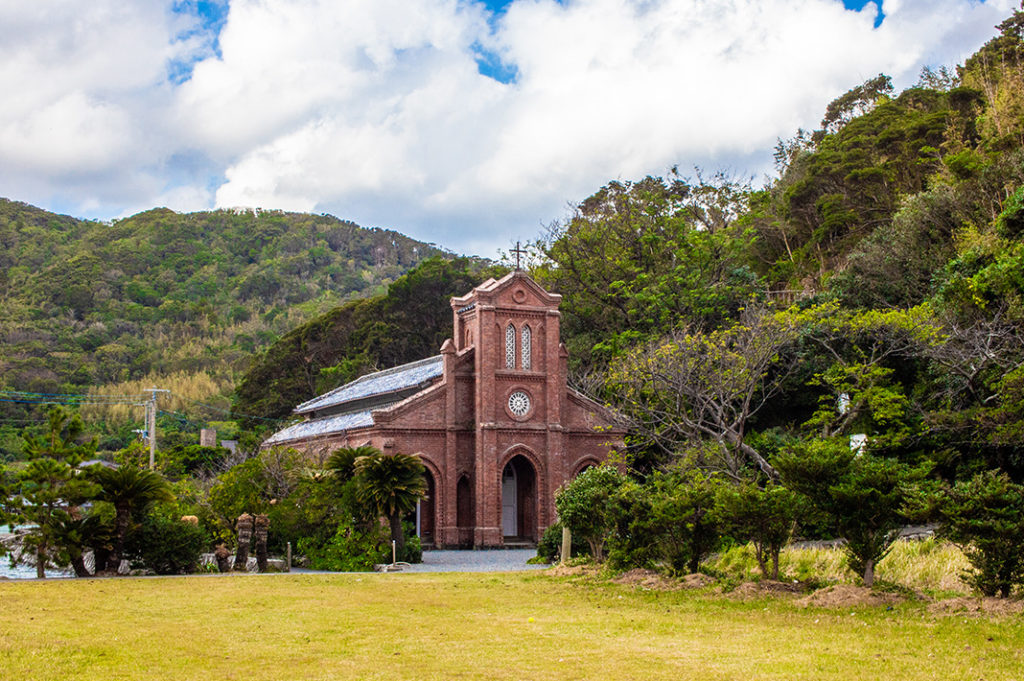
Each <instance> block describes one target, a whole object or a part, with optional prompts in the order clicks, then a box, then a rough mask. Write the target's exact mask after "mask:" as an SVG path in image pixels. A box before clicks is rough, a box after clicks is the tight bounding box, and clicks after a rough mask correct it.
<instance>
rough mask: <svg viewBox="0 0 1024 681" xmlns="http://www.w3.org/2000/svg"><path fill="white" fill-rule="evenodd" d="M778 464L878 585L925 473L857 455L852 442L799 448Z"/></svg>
mask: <svg viewBox="0 0 1024 681" xmlns="http://www.w3.org/2000/svg"><path fill="white" fill-rule="evenodd" d="M775 465H776V467H777V468H778V470H779V472H780V473H781V474H782V482H783V483H784V484H785V485H786V486H787V487H789V488H791V489H793V490H796V491H797V492H800V493H802V494H803V495H805V496H807V497H808V498H809V499H810V500H811V502H812V503H813V504H814V506H815V507H817V508H818V509H819V510H820V511H822V512H823V513H825V514H827V516H828V517H829V519H830V521H831V523H832V525H833V527H834V529H835V531H836V532H837V533H838V535H839V536H841V537H842V538H843V539H845V540H846V544H845V545H844V546H843V550H844V551H845V552H846V556H847V559H848V561H849V565H850V569H852V570H853V571H854V572H856V573H858V574H860V575H861V576H862V577H863V579H864V584H865V585H866V586H869V587H870V586H873V585H874V582H875V566H876V565H878V563H879V562H880V561H881V560H882V559H883V558H885V556H886V555H887V554H888V553H889V550H890V549H891V548H892V544H893V542H894V541H896V538H897V537H898V536H899V531H900V529H901V528H902V527H903V525H904V523H905V520H906V517H905V515H904V504H905V502H906V500H907V498H908V495H909V493H910V491H911V486H912V485H913V484H914V483H916V482H917V481H919V480H920V479H921V477H922V475H923V472H924V471H923V470H921V469H912V468H910V467H909V466H907V465H906V464H903V463H900V462H899V461H896V460H895V459H886V458H881V457H876V456H871V455H869V454H860V455H855V454H854V453H853V452H851V451H850V447H849V445H848V443H847V442H845V441H843V440H834V439H833V440H813V441H810V442H804V443H800V444H797V445H794V446H792V447H790V448H789V449H788V450H787V451H784V452H782V453H780V454H779V456H777V457H776V459H775Z"/></svg>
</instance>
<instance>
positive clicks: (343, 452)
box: [327, 445, 381, 486]
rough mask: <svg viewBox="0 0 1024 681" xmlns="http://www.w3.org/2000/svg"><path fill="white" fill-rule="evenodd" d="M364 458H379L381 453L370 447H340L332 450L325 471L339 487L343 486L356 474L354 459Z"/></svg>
mask: <svg viewBox="0 0 1024 681" xmlns="http://www.w3.org/2000/svg"><path fill="white" fill-rule="evenodd" d="M364 456H381V452H380V450H379V449H377V448H376V447H371V446H370V445H362V446H360V447H342V448H341V449H336V450H334V452H332V453H331V456H330V458H328V459H327V470H328V471H330V473H331V475H332V476H333V477H334V479H335V480H336V481H337V483H338V485H339V486H340V485H344V484H345V483H346V482H348V481H349V480H351V479H352V476H354V475H355V473H356V459H358V458H360V457H364Z"/></svg>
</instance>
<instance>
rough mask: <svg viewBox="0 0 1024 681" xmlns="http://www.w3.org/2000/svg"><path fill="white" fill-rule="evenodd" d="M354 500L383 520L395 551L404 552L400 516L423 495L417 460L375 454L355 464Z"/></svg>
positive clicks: (423, 481) (424, 489)
mask: <svg viewBox="0 0 1024 681" xmlns="http://www.w3.org/2000/svg"><path fill="white" fill-rule="evenodd" d="M355 472H356V478H355V479H356V483H357V487H356V498H357V499H358V501H359V503H361V504H364V505H366V506H368V507H370V508H372V509H373V510H374V512H375V513H376V514H377V516H378V517H380V516H384V517H386V518H387V519H388V523H389V524H390V526H391V539H392V540H394V542H395V545H396V546H397V548H398V549H399V550H401V549H403V548H405V534H404V533H403V532H402V515H403V514H405V513H409V512H410V511H413V510H415V509H416V502H417V501H419V500H420V499H422V498H423V496H424V494H426V492H427V481H426V479H425V478H424V477H423V474H424V473H425V472H426V468H424V466H423V464H422V463H421V462H420V459H419V457H418V456H413V455H410V454H392V455H390V456H385V455H383V454H380V453H379V452H377V453H374V454H371V455H368V456H361V457H359V458H358V459H356V461H355Z"/></svg>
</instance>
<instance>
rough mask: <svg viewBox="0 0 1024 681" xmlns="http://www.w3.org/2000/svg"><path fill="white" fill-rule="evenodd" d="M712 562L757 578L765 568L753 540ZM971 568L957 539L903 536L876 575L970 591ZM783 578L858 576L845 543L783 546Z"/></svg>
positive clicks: (921, 586)
mask: <svg viewBox="0 0 1024 681" xmlns="http://www.w3.org/2000/svg"><path fill="white" fill-rule="evenodd" d="M708 566H709V567H711V568H712V569H714V570H717V571H720V572H723V573H725V574H727V575H729V576H731V577H735V578H738V579H745V580H747V579H759V578H760V576H761V572H760V570H759V569H758V567H757V561H756V560H755V559H754V549H753V547H752V546H751V545H746V546H739V547H735V548H732V549H729V550H728V551H724V552H722V553H721V554H720V555H718V556H717V557H715V558H714V559H713V560H711V561H709V563H708ZM969 568H970V564H969V563H968V562H967V558H966V557H964V554H963V552H962V551H961V550H960V549H958V548H957V547H956V546H954V545H953V544H950V543H949V542H945V541H939V540H936V539H934V538H928V539H923V540H899V541H897V542H896V543H895V544H894V545H893V548H892V551H890V552H889V554H888V555H887V556H886V557H885V558H884V559H883V560H882V561H881V562H880V563H879V564H878V567H877V570H876V573H875V575H876V578H877V579H878V580H880V581H885V582H892V583H895V584H899V585H901V586H905V587H908V588H910V589H916V590H919V591H926V592H946V593H950V592H952V593H964V594H966V593H969V592H970V589H969V587H968V586H967V585H966V584H964V583H963V581H962V580H961V579H960V575H961V574H962V573H963V572H964V571H966V570H968V569H969ZM779 574H780V577H781V578H783V579H799V580H801V581H804V580H821V581H832V582H849V583H853V582H855V581H857V578H858V577H857V575H855V574H854V573H853V572H851V571H850V569H849V568H848V567H847V564H846V556H845V555H844V553H843V551H842V549H841V548H838V547H836V548H827V547H826V548H796V547H790V548H787V549H785V550H784V551H783V552H782V554H781V556H780V557H779Z"/></svg>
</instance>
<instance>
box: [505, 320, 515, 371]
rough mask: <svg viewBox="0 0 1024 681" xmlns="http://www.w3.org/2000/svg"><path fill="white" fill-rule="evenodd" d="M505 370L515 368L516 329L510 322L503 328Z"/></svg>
mask: <svg viewBox="0 0 1024 681" xmlns="http://www.w3.org/2000/svg"><path fill="white" fill-rule="evenodd" d="M505 368H506V369H515V368H516V327H515V325H514V324H512V323H511V322H510V323H509V325H508V326H506V327H505Z"/></svg>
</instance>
